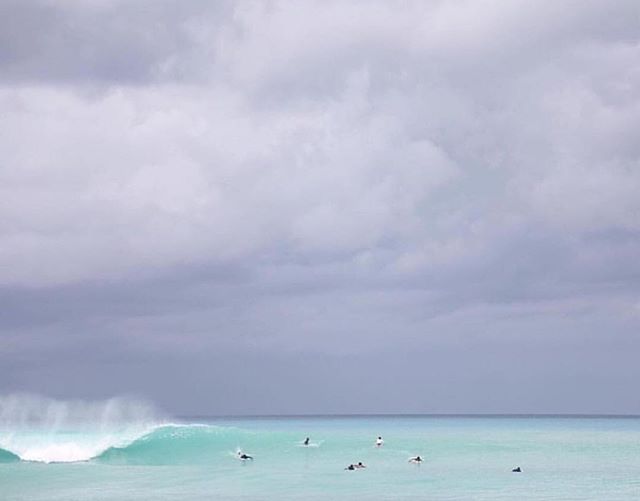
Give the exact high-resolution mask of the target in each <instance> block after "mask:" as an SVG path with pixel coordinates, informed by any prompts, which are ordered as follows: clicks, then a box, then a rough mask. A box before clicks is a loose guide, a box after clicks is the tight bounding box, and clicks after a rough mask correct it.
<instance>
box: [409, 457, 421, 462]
mask: <svg viewBox="0 0 640 501" xmlns="http://www.w3.org/2000/svg"><path fill="white" fill-rule="evenodd" d="M409 462H410V463H413V464H420V463H422V458H421V457H420V456H416V457H412V458H409Z"/></svg>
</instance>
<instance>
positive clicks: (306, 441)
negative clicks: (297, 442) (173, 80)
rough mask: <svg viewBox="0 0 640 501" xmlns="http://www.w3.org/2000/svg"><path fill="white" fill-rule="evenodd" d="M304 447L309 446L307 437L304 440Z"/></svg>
mask: <svg viewBox="0 0 640 501" xmlns="http://www.w3.org/2000/svg"><path fill="white" fill-rule="evenodd" d="M304 445H309V437H307V438H305V439H304Z"/></svg>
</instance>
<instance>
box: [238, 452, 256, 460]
mask: <svg viewBox="0 0 640 501" xmlns="http://www.w3.org/2000/svg"><path fill="white" fill-rule="evenodd" d="M238 459H242V461H246V460H247V459H250V460H252V461H253V456H249V454H245V453H244V452H242V451H238Z"/></svg>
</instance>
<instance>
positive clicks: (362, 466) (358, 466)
mask: <svg viewBox="0 0 640 501" xmlns="http://www.w3.org/2000/svg"><path fill="white" fill-rule="evenodd" d="M356 468H366V466H365V465H364V464H362V461H359V462H358V464H357V465H356Z"/></svg>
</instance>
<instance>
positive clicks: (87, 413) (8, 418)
mask: <svg viewBox="0 0 640 501" xmlns="http://www.w3.org/2000/svg"><path fill="white" fill-rule="evenodd" d="M163 421H164V418H163V417H162V414H161V413H160V412H158V411H157V409H155V408H154V407H153V406H152V405H150V404H148V403H146V402H142V401H139V400H135V399H131V398H112V399H109V400H104V401H99V402H84V401H60V400H54V399H49V398H44V397H39V396H34V395H23V394H19V395H9V396H4V397H0V462H11V461H16V460H20V459H21V460H24V461H39V462H45V463H51V462H74V461H86V460H89V459H91V458H94V457H97V456H99V455H100V454H102V453H103V452H104V451H106V450H108V449H109V448H112V447H124V446H126V445H128V444H130V443H132V442H134V441H135V440H137V439H138V438H140V437H143V436H145V435H147V434H148V433H150V432H151V431H152V430H154V429H156V428H158V427H159V426H163Z"/></svg>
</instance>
